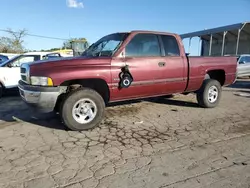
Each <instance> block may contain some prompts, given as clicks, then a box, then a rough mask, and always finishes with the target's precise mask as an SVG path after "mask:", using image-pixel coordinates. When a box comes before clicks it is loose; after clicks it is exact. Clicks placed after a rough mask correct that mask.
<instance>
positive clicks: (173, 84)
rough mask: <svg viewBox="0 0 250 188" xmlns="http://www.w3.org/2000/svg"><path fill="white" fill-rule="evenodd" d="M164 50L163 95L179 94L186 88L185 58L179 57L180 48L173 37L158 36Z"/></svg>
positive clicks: (186, 70)
mask: <svg viewBox="0 0 250 188" xmlns="http://www.w3.org/2000/svg"><path fill="white" fill-rule="evenodd" d="M160 38H161V41H162V47H163V49H164V62H165V63H166V65H165V67H164V72H163V77H164V80H165V87H164V93H165V94H169V93H179V92H183V91H184V90H185V88H186V83H187V73H188V69H187V68H188V66H187V62H186V59H185V58H186V57H183V56H181V52H180V48H181V46H180V45H179V43H178V42H177V40H176V38H175V36H174V35H160Z"/></svg>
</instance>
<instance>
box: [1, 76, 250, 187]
mask: <svg viewBox="0 0 250 188" xmlns="http://www.w3.org/2000/svg"><path fill="white" fill-rule="evenodd" d="M249 111H250V80H238V81H237V82H236V83H235V84H234V85H233V86H231V87H225V88H224V89H223V93H222V100H221V103H220V105H219V106H218V107H216V108H214V109H203V108H199V107H198V105H197V104H196V98H195V96H194V95H192V94H189V95H187V96H182V95H176V96H175V97H174V98H173V99H164V98H157V99H150V100H143V101H134V102H133V103H131V104H116V105H113V106H111V107H108V108H107V113H106V118H105V120H104V121H103V123H102V124H101V125H100V126H99V127H97V128H95V129H93V130H91V131H84V132H73V131H67V130H65V128H64V126H63V125H62V124H61V123H60V121H59V119H58V117H57V116H52V115H50V114H48V115H39V114H35V113H33V112H32V111H30V110H29V109H28V108H27V107H26V105H24V104H23V103H22V101H21V99H20V98H19V96H18V95H15V94H11V96H5V97H3V98H2V99H1V100H0V187H1V188H7V187H8V188H13V187H18V188H24V187H28V188H52V187H65V188H66V187H67V188H80V187H86V188H123V187H124V188H125V187H129V188H140V187H143V188H163V187H167V188H173V187H177V188H187V187H192V188H205V187H211V188H222V187H225V188H230V187H233V188H236V187H239V188H249V187H250V147H249V146H250V115H249Z"/></svg>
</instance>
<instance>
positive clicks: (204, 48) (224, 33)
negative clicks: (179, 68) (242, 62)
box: [180, 22, 250, 56]
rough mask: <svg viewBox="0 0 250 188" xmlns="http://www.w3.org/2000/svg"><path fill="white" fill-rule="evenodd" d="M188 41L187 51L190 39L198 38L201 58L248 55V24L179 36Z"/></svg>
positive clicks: (249, 51)
mask: <svg viewBox="0 0 250 188" xmlns="http://www.w3.org/2000/svg"><path fill="white" fill-rule="evenodd" d="M180 36H181V38H182V39H189V49H188V51H190V46H191V44H192V39H193V38H195V37H199V46H198V48H200V50H199V51H200V55H201V56H224V55H241V54H250V22H245V23H238V24H233V25H227V26H223V27H217V28H213V29H205V30H202V31H196V32H191V33H185V34H182V35H180Z"/></svg>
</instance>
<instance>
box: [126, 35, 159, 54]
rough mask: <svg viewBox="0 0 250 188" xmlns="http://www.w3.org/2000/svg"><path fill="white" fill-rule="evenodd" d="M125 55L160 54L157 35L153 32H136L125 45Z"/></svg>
mask: <svg viewBox="0 0 250 188" xmlns="http://www.w3.org/2000/svg"><path fill="white" fill-rule="evenodd" d="M125 50H126V57H146V56H161V50H160V45H159V41H158V37H157V36H156V35H154V34H137V35H135V36H134V38H132V40H131V41H130V42H129V43H128V45H127V46H126V49H125Z"/></svg>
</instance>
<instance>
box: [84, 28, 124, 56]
mask: <svg viewBox="0 0 250 188" xmlns="http://www.w3.org/2000/svg"><path fill="white" fill-rule="evenodd" d="M127 35H128V33H115V34H111V35H107V36H105V37H103V38H101V39H100V40H98V41H97V42H95V43H93V44H92V45H91V46H90V47H89V48H88V49H87V50H85V51H84V52H83V53H82V56H91V57H100V56H105V57H111V56H112V55H113V54H114V53H115V52H116V50H117V49H118V48H119V46H120V45H121V44H122V42H123V41H124V40H125V39H126V37H127Z"/></svg>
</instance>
